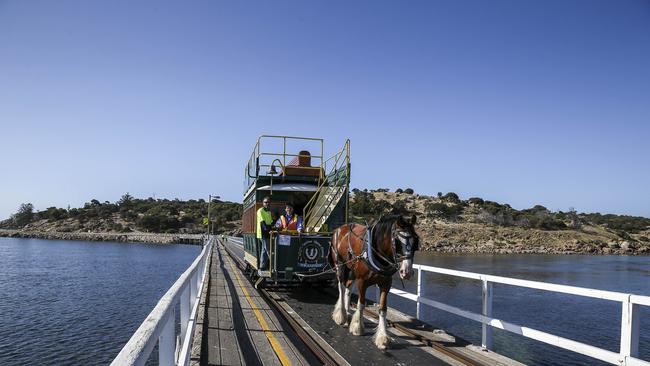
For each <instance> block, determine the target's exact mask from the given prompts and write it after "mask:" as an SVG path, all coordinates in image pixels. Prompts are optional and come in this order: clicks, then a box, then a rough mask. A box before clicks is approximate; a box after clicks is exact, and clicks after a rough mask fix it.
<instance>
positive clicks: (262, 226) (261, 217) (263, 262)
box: [255, 196, 273, 271]
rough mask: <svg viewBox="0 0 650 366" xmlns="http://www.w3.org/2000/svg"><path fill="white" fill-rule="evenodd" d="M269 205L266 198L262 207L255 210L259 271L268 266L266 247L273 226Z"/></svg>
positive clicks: (269, 199) (269, 202)
mask: <svg viewBox="0 0 650 366" xmlns="http://www.w3.org/2000/svg"><path fill="white" fill-rule="evenodd" d="M270 205H271V198H270V197H268V196H266V197H264V199H262V207H260V209H259V210H257V229H256V230H255V231H256V232H257V240H259V241H260V242H261V244H262V252H261V253H260V267H259V269H260V270H262V271H264V270H267V269H268V265H269V253H268V245H269V238H270V234H271V229H272V225H273V216H272V215H271V210H270V209H269V207H270Z"/></svg>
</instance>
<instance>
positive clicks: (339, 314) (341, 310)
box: [332, 282, 348, 325]
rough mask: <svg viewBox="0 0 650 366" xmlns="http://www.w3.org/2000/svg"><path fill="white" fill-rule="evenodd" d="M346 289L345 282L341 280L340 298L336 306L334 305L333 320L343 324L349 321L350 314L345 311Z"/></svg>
mask: <svg viewBox="0 0 650 366" xmlns="http://www.w3.org/2000/svg"><path fill="white" fill-rule="evenodd" d="M344 291H345V285H343V282H339V299H338V300H337V301H336V306H334V311H333V312H332V320H334V322H335V323H336V324H338V325H343V324H345V323H347V321H348V314H347V313H346V312H345V307H344V304H343V292H344Z"/></svg>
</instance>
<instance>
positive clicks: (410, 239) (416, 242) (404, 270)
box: [393, 215, 420, 280]
mask: <svg viewBox="0 0 650 366" xmlns="http://www.w3.org/2000/svg"><path fill="white" fill-rule="evenodd" d="M416 221H417V218H416V217H415V215H413V216H411V217H409V218H404V217H403V216H400V217H399V218H398V219H397V221H395V227H394V229H393V238H394V240H395V247H396V249H397V252H399V253H401V254H402V255H403V256H404V260H403V261H402V264H401V265H400V268H399V276H400V277H401V278H402V279H405V280H408V279H410V278H411V276H412V275H413V255H415V251H416V250H418V248H419V246H420V237H419V236H418V234H417V233H416V232H415V227H414V225H415V222H416Z"/></svg>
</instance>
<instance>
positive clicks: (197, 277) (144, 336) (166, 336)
mask: <svg viewBox="0 0 650 366" xmlns="http://www.w3.org/2000/svg"><path fill="white" fill-rule="evenodd" d="M214 240H215V237H214V236H209V237H207V238H206V240H205V243H204V246H203V250H202V251H201V254H199V256H198V257H196V259H195V260H194V262H192V264H191V265H190V267H189V268H188V269H187V270H186V271H185V272H183V274H182V275H181V276H180V277H179V278H178V280H176V282H174V284H173V285H172V287H171V288H170V289H169V290H167V292H166V293H165V295H163V297H162V298H161V299H160V301H158V304H156V306H155V307H154V309H153V310H152V311H151V313H149V315H148V316H147V318H146V319H145V320H144V322H142V324H141V325H140V327H139V328H138V330H136V331H135V333H134V334H133V336H131V339H129V341H128V342H127V343H126V345H124V348H122V350H121V351H120V353H119V354H118V355H117V357H115V359H114V360H113V362H112V363H111V365H115V366H118V365H119V366H122V365H144V364H145V362H147V360H148V359H149V356H150V355H151V351H152V350H153V348H154V346H155V345H156V342H158V364H159V365H183V366H185V365H188V364H189V361H190V350H191V348H192V337H193V334H194V326H195V325H196V314H197V310H198V307H199V299H200V297H201V291H202V289H203V280H204V278H205V275H206V273H207V266H208V263H209V262H208V259H209V258H210V253H211V252H212V245H213V243H214ZM179 302H180V313H181V314H180V334H178V335H177V334H176V305H177V304H178V303H179Z"/></svg>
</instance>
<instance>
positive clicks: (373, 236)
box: [328, 215, 420, 350]
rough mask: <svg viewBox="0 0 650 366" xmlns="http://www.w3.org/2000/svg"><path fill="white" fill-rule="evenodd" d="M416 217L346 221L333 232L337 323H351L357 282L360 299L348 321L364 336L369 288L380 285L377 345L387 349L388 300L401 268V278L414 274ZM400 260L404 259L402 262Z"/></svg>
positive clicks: (394, 216)
mask: <svg viewBox="0 0 650 366" xmlns="http://www.w3.org/2000/svg"><path fill="white" fill-rule="evenodd" d="M415 222H416V217H415V215H413V216H411V217H410V218H405V217H404V216H402V215H389V216H384V217H381V218H380V219H379V220H378V221H377V222H376V223H375V224H374V225H369V226H366V225H360V224H354V223H350V224H344V225H343V226H341V227H339V228H338V229H336V230H335V231H334V233H333V234H332V245H331V247H330V253H329V256H328V258H329V261H330V265H331V266H332V268H335V269H336V277H337V280H338V290H339V298H338V301H337V302H336V306H335V307H334V311H333V312H332V319H333V320H334V322H335V323H336V324H338V325H343V326H345V325H347V324H348V315H349V312H350V295H351V287H352V285H353V284H354V282H355V281H356V283H357V290H358V295H359V300H358V302H357V309H356V311H355V313H354V315H353V316H352V320H351V321H350V323H349V331H350V333H352V334H353V335H363V333H364V326H363V309H364V307H365V305H366V289H367V288H368V287H370V286H372V285H377V286H379V289H380V296H379V309H380V310H379V325H378V327H377V330H376V332H375V335H374V338H373V340H374V342H375V345H376V346H377V347H378V348H379V349H381V350H385V349H386V348H387V347H388V346H389V345H390V342H391V341H392V340H391V338H390V337H389V336H388V334H387V333H386V308H387V306H386V300H387V297H388V292H389V291H390V287H391V285H392V281H393V274H394V273H395V272H397V270H398V269H399V276H400V278H401V279H402V280H408V279H410V278H411V276H412V275H413V255H414V253H415V251H416V250H418V246H419V241H420V239H419V237H418V235H417V233H416V232H415V228H414V225H415ZM400 260H401V262H400Z"/></svg>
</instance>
